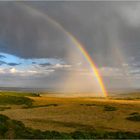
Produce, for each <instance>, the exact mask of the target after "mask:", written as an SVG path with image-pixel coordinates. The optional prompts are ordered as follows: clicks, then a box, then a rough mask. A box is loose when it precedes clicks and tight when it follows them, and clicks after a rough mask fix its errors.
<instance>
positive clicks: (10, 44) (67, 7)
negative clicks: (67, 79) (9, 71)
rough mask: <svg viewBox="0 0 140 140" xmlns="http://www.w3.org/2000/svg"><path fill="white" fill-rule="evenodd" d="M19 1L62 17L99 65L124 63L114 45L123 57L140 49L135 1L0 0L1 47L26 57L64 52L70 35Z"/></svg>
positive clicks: (64, 25)
mask: <svg viewBox="0 0 140 140" xmlns="http://www.w3.org/2000/svg"><path fill="white" fill-rule="evenodd" d="M22 4H25V5H28V6H31V7H32V8H34V9H36V10H37V11H40V12H42V13H44V15H45V14H46V15H49V16H50V17H52V18H53V19H54V20H56V21H57V22H58V23H60V24H61V25H62V26H63V27H64V28H65V29H66V30H67V31H69V32H70V33H71V34H72V35H74V36H75V37H76V38H77V39H78V40H79V41H80V42H81V44H83V46H84V47H85V48H86V50H87V51H88V53H89V54H90V55H91V57H92V58H93V60H94V61H95V63H96V64H97V65H98V66H100V67H102V66H112V67H120V66H121V63H124V62H121V61H120V60H119V61H118V56H117V55H118V54H117V52H116V51H115V48H116V47H117V48H118V50H119V51H120V52H121V53H122V56H124V57H125V60H127V59H128V57H129V56H130V57H131V56H139V55H140V54H139V52H140V51H139V50H140V49H139V46H140V28H139V26H136V23H135V22H138V21H137V19H134V18H133V16H134V15H135V14H136V13H135V9H136V10H137V9H139V7H136V5H138V4H139V3H138V2H101V1H100V2H97V1H91V2H70V1H69V2H49V1H48V2H47V1H45V2H24V3H16V2H7V3H4V2H1V7H0V40H1V46H0V51H1V52H5V53H10V54H14V55H17V56H19V57H23V58H25V59H27V58H45V57H53V58H54V57H58V58H66V57H67V53H68V52H69V49H68V43H67V40H68V37H67V36H66V35H65V34H64V33H63V32H62V30H59V29H58V28H56V27H55V26H54V25H53V24H52V23H50V22H49V21H48V20H46V19H45V18H43V17H42V16H38V15H37V13H36V12H32V11H30V10H29V9H26V8H25V7H24V6H22ZM133 9H134V10H133ZM125 14H126V15H125ZM131 15H132V16H131ZM129 16H130V17H129ZM126 17H128V18H126ZM138 17H139V16H138ZM131 20H133V21H134V22H132V21H131ZM132 23H133V24H134V25H133V24H132ZM139 60H140V59H139V58H138V59H137V60H136V61H139Z"/></svg>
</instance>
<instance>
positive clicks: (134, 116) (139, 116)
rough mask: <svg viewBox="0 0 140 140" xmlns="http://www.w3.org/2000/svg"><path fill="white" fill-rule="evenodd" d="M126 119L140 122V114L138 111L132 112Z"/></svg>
mask: <svg viewBox="0 0 140 140" xmlns="http://www.w3.org/2000/svg"><path fill="white" fill-rule="evenodd" d="M126 119H127V120H130V121H135V122H140V114H139V113H138V112H134V113H131V114H130V116H129V117H127V118H126Z"/></svg>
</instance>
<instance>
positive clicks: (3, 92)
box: [0, 91, 40, 97]
mask: <svg viewBox="0 0 140 140" xmlns="http://www.w3.org/2000/svg"><path fill="white" fill-rule="evenodd" d="M0 95H7V96H18V97H20V96H21V97H25V96H29V97H40V94H39V93H31V92H20V91H0Z"/></svg>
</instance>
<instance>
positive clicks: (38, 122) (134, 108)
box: [0, 93, 140, 133]
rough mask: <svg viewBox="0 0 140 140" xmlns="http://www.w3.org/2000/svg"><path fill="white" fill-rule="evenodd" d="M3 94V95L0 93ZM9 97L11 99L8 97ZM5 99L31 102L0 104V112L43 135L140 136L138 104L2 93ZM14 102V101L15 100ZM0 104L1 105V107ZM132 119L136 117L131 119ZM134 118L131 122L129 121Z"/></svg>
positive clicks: (135, 101)
mask: <svg viewBox="0 0 140 140" xmlns="http://www.w3.org/2000/svg"><path fill="white" fill-rule="evenodd" d="M1 94H2V93H1ZM11 94H12V95H11ZM0 96H3V98H4V96H5V97H6V98H7V96H8V98H9V97H10V98H11V96H13V97H14V98H15V97H16V98H17V101H18V99H21V98H22V99H24V100H26V99H27V100H30V101H31V103H30V104H28V103H25V102H22V103H20V104H17V103H15V102H11V101H10V102H8V100H9V99H10V98H9V99H8V98H7V101H6V102H7V103H6V104H5V103H4V102H1V101H0V102H1V103H0V106H1V107H7V108H5V109H3V110H0V114H4V115H6V116H8V117H9V118H11V119H14V120H18V121H21V122H23V123H24V124H25V126H26V127H31V128H33V129H40V130H42V131H46V130H48V131H59V132H66V133H70V132H75V131H106V132H116V131H123V132H133V133H134V132H137V133H140V121H135V118H137V120H139V117H138V116H139V114H140V100H139V99H134V100H132V99H131V100H127V99H121V100H119V99H111V98H106V99H103V98H82V97H81V98H76V97H75V98H62V97H59V98H58V97H50V96H40V97H38V95H37V96H35V95H33V96H32V95H31V94H30V95H28V94H25V95H24V96H23V94H22V96H21V95H19V96H18V95H17V93H15V94H13V93H8V95H7V94H6V93H4V94H3V95H0ZM16 98H15V99H16ZM2 103H3V104H2ZM132 114H133V115H137V116H136V117H135V116H132ZM131 117H133V118H134V119H128V118H131Z"/></svg>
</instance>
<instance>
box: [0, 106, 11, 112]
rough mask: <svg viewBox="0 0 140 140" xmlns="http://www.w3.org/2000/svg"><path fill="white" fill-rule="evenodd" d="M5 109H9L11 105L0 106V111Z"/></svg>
mask: <svg viewBox="0 0 140 140" xmlns="http://www.w3.org/2000/svg"><path fill="white" fill-rule="evenodd" d="M6 109H11V107H9V106H8V107H6V106H0V111H4V110H6Z"/></svg>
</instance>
